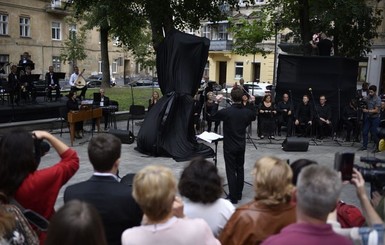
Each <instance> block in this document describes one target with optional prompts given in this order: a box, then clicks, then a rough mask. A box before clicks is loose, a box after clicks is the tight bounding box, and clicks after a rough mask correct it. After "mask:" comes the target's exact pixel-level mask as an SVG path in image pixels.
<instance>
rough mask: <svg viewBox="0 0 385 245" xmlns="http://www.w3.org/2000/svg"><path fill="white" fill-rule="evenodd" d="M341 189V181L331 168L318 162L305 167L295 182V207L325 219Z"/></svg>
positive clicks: (310, 215) (311, 215)
mask: <svg viewBox="0 0 385 245" xmlns="http://www.w3.org/2000/svg"><path fill="white" fill-rule="evenodd" d="M341 189H342V181H341V179H340V177H339V176H338V173H337V172H336V171H334V170H333V169H331V168H328V167H326V166H321V165H318V164H313V165H311V166H308V167H305V168H304V169H303V170H302V171H301V173H300V174H299V177H298V182H297V194H296V195H297V209H298V210H300V211H301V212H302V213H303V214H305V215H307V216H309V217H311V218H315V219H319V220H326V217H327V215H328V214H329V213H330V212H332V211H333V210H334V209H335V207H336V205H337V201H338V200H339V196H340V193H341Z"/></svg>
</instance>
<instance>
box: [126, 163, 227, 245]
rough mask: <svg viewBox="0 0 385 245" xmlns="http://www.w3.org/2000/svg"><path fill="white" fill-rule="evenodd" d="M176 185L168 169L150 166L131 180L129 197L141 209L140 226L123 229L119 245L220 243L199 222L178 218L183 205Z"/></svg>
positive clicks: (200, 220) (204, 225)
mask: <svg viewBox="0 0 385 245" xmlns="http://www.w3.org/2000/svg"><path fill="white" fill-rule="evenodd" d="M176 192H177V184H176V179H175V177H174V176H173V174H172V171H171V169H169V168H167V167H164V166H160V165H150V166H147V167H145V168H143V169H142V170H140V171H139V172H138V173H137V174H136V175H135V177H134V183H133V196H134V199H135V200H136V202H137V203H138V204H139V206H140V207H141V208H142V210H143V213H144V215H145V216H144V218H143V222H142V226H139V227H133V228H130V229H127V230H125V231H124V232H123V234H122V245H131V244H132V245H134V244H138V245H139V244H140V245H146V244H148V245H150V244H183V245H189V244H191V245H195V244H202V245H204V244H207V245H208V244H213V245H214V244H220V243H219V241H218V240H217V239H215V237H214V235H213V233H212V232H211V229H210V227H209V226H208V224H207V223H206V221H204V220H203V219H198V218H197V219H188V218H182V217H183V216H184V214H183V204H182V201H181V200H180V198H177V197H176Z"/></svg>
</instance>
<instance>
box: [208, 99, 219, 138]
mask: <svg viewBox="0 0 385 245" xmlns="http://www.w3.org/2000/svg"><path fill="white" fill-rule="evenodd" d="M217 111H218V101H217V100H216V97H215V94H214V93H213V92H208V93H207V101H206V110H205V112H206V113H205V119H206V122H207V132H211V127H212V123H213V121H212V119H211V115H214V114H215V113H217ZM219 124H220V121H214V132H215V133H217V132H218V127H219Z"/></svg>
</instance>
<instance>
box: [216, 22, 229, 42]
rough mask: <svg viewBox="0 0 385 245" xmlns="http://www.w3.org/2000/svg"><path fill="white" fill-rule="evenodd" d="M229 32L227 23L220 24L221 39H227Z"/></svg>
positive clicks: (219, 36)
mask: <svg viewBox="0 0 385 245" xmlns="http://www.w3.org/2000/svg"><path fill="white" fill-rule="evenodd" d="M227 36H228V32H227V24H219V26H218V39H219V40H227Z"/></svg>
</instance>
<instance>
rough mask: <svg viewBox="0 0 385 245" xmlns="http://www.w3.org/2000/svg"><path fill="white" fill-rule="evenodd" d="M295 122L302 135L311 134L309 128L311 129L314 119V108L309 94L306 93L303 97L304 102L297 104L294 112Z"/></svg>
mask: <svg viewBox="0 0 385 245" xmlns="http://www.w3.org/2000/svg"><path fill="white" fill-rule="evenodd" d="M294 118H295V121H294V124H295V126H296V130H297V132H298V133H299V134H300V135H301V136H306V135H309V132H308V130H309V129H311V126H312V120H313V109H312V106H311V104H310V102H309V96H308V95H306V94H305V95H304V96H303V97H302V103H300V104H299V105H298V106H297V109H296V111H295V114H294Z"/></svg>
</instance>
